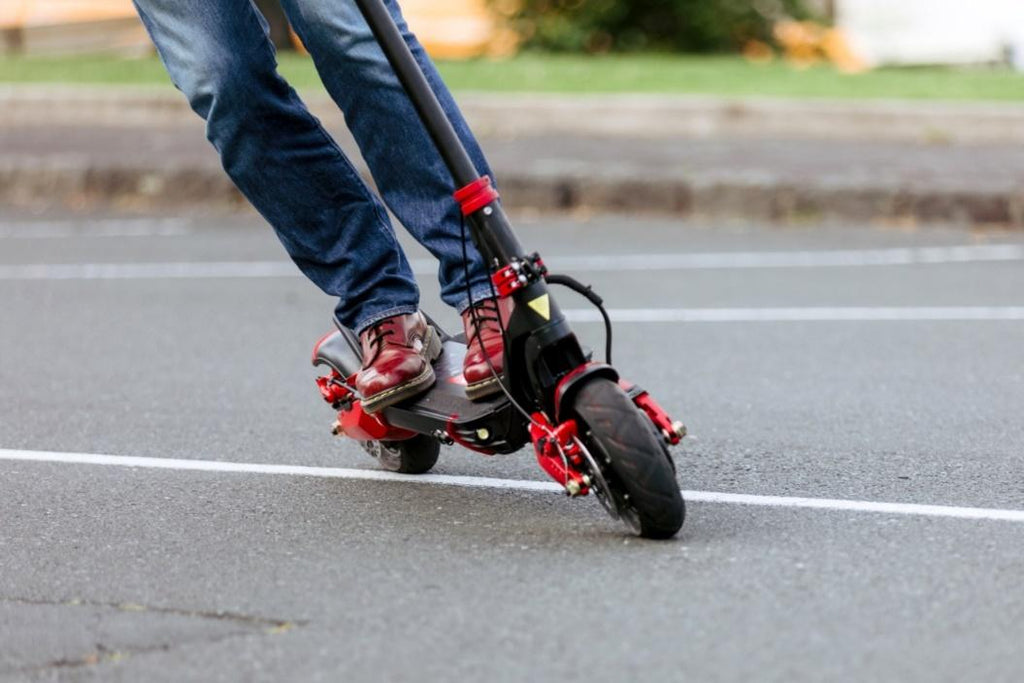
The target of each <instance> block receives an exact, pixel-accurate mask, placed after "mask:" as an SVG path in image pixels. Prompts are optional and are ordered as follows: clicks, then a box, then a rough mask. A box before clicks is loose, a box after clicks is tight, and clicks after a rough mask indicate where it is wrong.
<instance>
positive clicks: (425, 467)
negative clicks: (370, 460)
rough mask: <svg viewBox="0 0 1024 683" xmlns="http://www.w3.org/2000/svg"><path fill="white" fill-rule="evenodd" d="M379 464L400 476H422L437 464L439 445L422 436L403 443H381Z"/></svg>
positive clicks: (436, 441)
mask: <svg viewBox="0 0 1024 683" xmlns="http://www.w3.org/2000/svg"><path fill="white" fill-rule="evenodd" d="M380 445H381V447H382V449H383V450H384V452H382V453H381V458H380V462H381V464H382V465H384V467H385V469H387V470H390V471H391V472H401V473H402V474H423V473H425V472H429V471H430V468H432V467H433V466H434V465H435V464H436V463H437V458H438V455H440V453H441V444H440V443H439V442H438V440H437V439H434V438H432V437H429V436H425V435H423V434H417V435H416V436H414V437H412V438H411V439H405V440H403V441H381V442H380Z"/></svg>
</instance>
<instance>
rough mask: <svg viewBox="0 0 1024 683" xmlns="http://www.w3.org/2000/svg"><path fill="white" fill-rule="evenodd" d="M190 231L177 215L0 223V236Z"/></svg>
mask: <svg viewBox="0 0 1024 683" xmlns="http://www.w3.org/2000/svg"><path fill="white" fill-rule="evenodd" d="M192 232H193V231H192V230H191V229H190V223H189V222H188V221H185V220H182V219H179V218H164V219H156V220H153V219H148V220H147V219H114V220H111V219H106V220H80V221H28V222H13V223H11V222H8V223H7V224H6V225H4V224H0V239H24V240H38V239H64V238H68V237H84V238H95V237H180V236H182V235H190V234H192Z"/></svg>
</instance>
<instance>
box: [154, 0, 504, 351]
mask: <svg viewBox="0 0 1024 683" xmlns="http://www.w3.org/2000/svg"><path fill="white" fill-rule="evenodd" d="M282 4H283V6H284V8H285V11H286V13H287V14H288V17H289V19H290V20H291V22H292V25H293V26H294V27H295V30H296V32H297V33H298V34H299V35H300V36H301V38H302V41H303V43H304V44H305V45H306V47H307V48H308V49H309V51H310V53H311V54H312V56H313V61H314V63H315V65H316V68H317V71H318V73H319V74H320V77H321V79H322V80H323V82H324V85H325V86H326V88H327V91H328V92H329V93H330V95H331V97H332V98H333V99H334V101H335V102H336V103H337V104H338V106H339V107H340V108H341V110H342V111H343V112H344V114H345V121H346V123H347V124H348V126H349V128H350V130H351V131H352V134H353V137H354V138H355V140H356V142H357V143H358V145H359V149H360V151H361V152H362V154H363V157H364V159H365V160H366V163H367V165H368V166H369V167H370V172H371V173H372V175H373V178H374V181H375V182H376V184H377V187H378V188H379V190H380V194H381V197H382V198H383V203H382V201H381V198H378V197H377V196H376V195H375V194H374V193H373V192H372V191H371V190H370V188H369V187H367V185H366V184H365V183H364V182H363V180H362V179H361V178H360V177H359V174H358V173H357V172H356V170H355V169H354V168H353V166H352V164H351V162H350V161H349V160H348V159H347V158H346V157H345V155H344V153H343V152H342V151H341V149H340V148H339V147H338V145H337V143H336V142H335V141H334V140H333V139H332V138H331V137H330V135H329V134H328V133H327V132H326V131H325V130H324V129H323V127H322V126H321V125H320V122H319V121H318V120H317V119H316V117H314V116H313V115H312V114H310V113H309V111H308V110H307V109H306V107H305V105H304V104H303V103H302V101H301V100H300V99H299V97H298V95H297V94H296V93H295V91H294V90H293V89H292V88H291V87H290V86H289V85H288V84H287V83H286V82H285V81H284V79H282V78H281V77H280V76H279V75H278V73H277V70H276V67H277V61H276V58H275V53H274V48H273V45H272V43H271V42H270V40H269V37H268V32H267V24H266V21H265V20H264V19H263V16H262V15H261V14H260V13H259V11H258V10H256V8H255V7H254V6H253V4H252V2H251V0H135V6H136V9H137V10H138V12H139V15H140V16H141V17H142V21H143V23H144V24H145V26H146V28H147V30H148V31H149V34H150V36H151V37H152V38H153V42H154V43H155V44H156V47H157V52H158V53H159V54H160V58H161V59H162V60H163V62H164V65H165V66H166V67H167V70H168V72H169V73H170V75H171V80H172V81H173V82H174V84H175V86H176V87H177V88H178V89H179V90H181V91H182V92H183V93H184V94H185V96H186V97H187V98H188V100H189V103H190V104H191V106H192V108H193V109H194V110H195V111H196V113H198V114H199V115H200V116H201V117H203V118H204V119H205V120H206V133H207V137H208V138H209V140H210V142H212V143H213V145H214V147H216V149H217V151H218V152H219V153H220V158H221V163H222V164H223V166H224V169H225V170H226V171H227V173H228V175H229V176H230V177H231V179H232V180H233V181H234V183H235V184H236V185H237V186H238V188H239V189H240V190H241V192H242V193H243V194H244V195H245V196H246V198H247V199H248V200H249V201H250V202H252V204H253V205H254V206H255V207H256V209H257V210H258V211H259V212H260V213H261V214H262V215H263V216H264V217H265V218H266V219H267V221H268V222H269V223H270V224H271V225H272V226H273V228H274V230H275V231H276V233H277V236H278V237H279V238H280V240H281V242H282V243H283V244H284V247H285V249H286V250H287V251H288V254H289V255H290V256H291V258H292V259H293V260H294V261H295V263H296V265H298V267H299V268H300V269H301V270H302V272H303V273H305V275H306V276H307V277H309V279H310V280H312V281H313V282H314V283H316V285H317V286H319V287H320V288H321V289H322V290H323V291H325V292H327V293H328V294H331V295H334V296H337V297H338V298H339V301H338V305H337V309H336V313H337V316H338V319H339V320H340V321H341V322H342V323H343V324H345V325H347V326H348V327H350V328H352V329H355V330H357V331H358V330H362V329H364V328H366V327H367V326H369V325H370V324H372V323H374V322H376V321H377V320H380V319H382V318H386V317H388V316H390V315H395V314H398V313H409V312H412V311H415V310H416V309H417V308H418V306H419V290H418V289H417V287H416V282H415V280H414V278H413V275H412V271H411V269H410V267H409V262H408V260H407V259H406V256H405V254H404V253H403V252H402V249H401V247H400V246H399V244H398V242H397V241H396V239H395V233H394V230H393V228H392V226H391V223H390V220H389V218H388V214H387V211H386V210H385V208H384V203H386V204H387V207H388V208H389V209H390V210H391V211H392V213H393V214H394V215H395V216H396V217H397V218H398V220H399V221H400V222H401V223H402V225H403V226H405V228H406V229H407V230H408V231H409V232H410V233H411V234H412V235H413V236H414V237H415V238H416V240H417V241H419V242H420V243H421V244H422V245H424V246H425V247H426V248H427V249H428V250H429V251H430V252H431V253H432V254H433V255H434V256H435V257H436V258H437V259H438V261H439V264H440V267H439V270H438V277H439V280H440V282H441V298H442V299H443V300H444V301H445V302H446V303H448V304H449V305H451V306H454V307H455V308H457V309H458V310H459V311H460V312H462V311H463V310H464V309H465V308H466V307H467V305H468V301H467V296H466V279H465V271H464V267H463V260H462V242H461V234H460V227H461V226H460V217H459V215H460V214H459V209H458V206H457V205H456V203H455V201H454V200H453V199H452V196H451V195H452V192H453V191H454V190H455V189H456V188H455V187H454V182H453V180H452V178H451V175H450V174H449V173H448V170H447V168H445V166H444V163H443V161H442V159H441V157H440V155H439V154H438V152H437V150H436V149H435V147H434V145H433V143H432V141H431V140H430V137H429V135H428V134H427V132H426V130H425V129H424V128H423V125H422V124H421V123H420V120H419V118H418V117H417V115H416V111H415V109H414V108H413V105H412V102H411V101H410V100H409V98H408V96H407V95H406V94H405V91H404V90H403V89H402V87H401V85H400V83H399V81H398V79H397V77H396V76H395V74H394V72H393V71H392V69H391V67H390V65H389V64H388V62H387V60H386V59H385V57H384V54H383V52H382V51H381V49H380V46H379V45H377V43H376V41H375V40H374V38H373V34H372V33H371V32H370V28H369V26H367V24H366V22H365V20H364V19H363V17H362V15H361V14H360V12H359V9H358V7H356V5H355V3H354V2H353V0H283V2H282ZM386 4H387V6H388V9H389V10H390V11H391V14H392V16H393V17H394V19H395V21H396V22H397V23H398V26H399V28H400V29H401V31H402V35H403V36H404V37H405V40H406V42H407V44H408V45H409V47H410V49H411V50H412V52H413V54H414V55H415V57H416V59H417V61H418V62H419V64H420V66H421V67H422V68H423V70H424V72H425V73H426V75H427V79H428V81H429V82H430V84H431V85H432V86H433V89H434V91H435V93H436V94H437V96H438V99H439V100H440V102H441V105H442V106H443V107H444V109H445V111H446V112H447V113H448V116H449V118H450V119H451V120H452V123H453V125H454V126H455V129H456V131H457V133H458V134H459V137H460V138H461V139H462V142H463V144H464V145H465V146H466V149H467V150H468V151H469V154H470V157H471V158H472V159H473V162H474V164H475V165H476V167H477V170H478V171H479V172H480V173H482V174H487V175H490V174H491V171H490V168H489V167H488V165H487V162H486V160H485V159H484V156H483V153H482V152H481V150H480V147H479V145H478V144H477V142H476V140H475V139H474V138H473V135H472V133H471V132H470V131H469V128H468V126H467V125H466V122H465V120H464V119H463V118H462V115H461V113H460V112H459V110H458V107H457V106H456V104H455V101H454V100H453V99H452V96H451V93H449V92H448V89H447V88H446V87H445V86H444V84H443V83H442V81H441V78H440V76H439V75H438V73H437V70H436V69H435V68H434V65H433V64H432V63H431V61H430V59H429V58H428V57H427V55H426V53H425V52H424V50H423V48H422V46H421V45H420V44H419V42H418V41H417V40H416V37H415V36H414V35H413V34H412V33H410V31H409V29H408V27H407V25H406V23H405V20H404V19H403V18H402V16H401V12H400V10H399V7H398V5H397V3H396V2H394V0H386ZM467 230H468V227H467ZM467 250H468V254H469V272H470V281H471V283H472V286H471V290H472V292H471V294H472V298H473V299H474V300H477V299H482V298H485V297H486V296H488V295H489V292H490V288H489V286H488V274H487V268H486V267H485V265H484V263H483V261H482V259H481V257H480V255H479V253H478V252H477V250H476V248H475V247H474V246H473V244H472V243H471V242H470V244H468V246H467Z"/></svg>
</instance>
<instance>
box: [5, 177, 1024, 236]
mask: <svg viewBox="0 0 1024 683" xmlns="http://www.w3.org/2000/svg"><path fill="white" fill-rule="evenodd" d="M496 173H497V174H498V177H500V178H502V196H503V197H504V199H505V201H506V203H507V204H508V205H509V206H510V207H514V208H515V209H517V210H524V209H526V210H537V211H559V212H565V211H578V210H584V211H594V212H621V213H658V214H667V215H673V216H678V217H680V218H698V217H699V218H720V219H721V218H724V219H743V220H752V221H768V222H776V223H811V222H830V221H833V222H834V221H847V222H854V223H875V224H877V223H883V224H896V225H900V226H906V225H913V224H933V223H943V224H952V225H959V226H963V227H979V226H991V227H1001V228H1013V229H1024V191H1012V190H1004V191H983V190H952V191H947V190H938V189H934V188H927V187H913V186H905V187H864V186H855V187H854V186H851V187H844V186H836V185H827V184H819V185H807V184H804V185H799V186H797V185H794V184H792V183H787V182H784V181H782V182H751V181H744V180H742V179H737V180H714V181H711V180H707V179H701V178H686V177H675V178H653V179H650V178H648V179H642V180H641V179H632V180H631V179H626V178H605V179H601V178H595V177H592V176H583V175H572V174H536V173H532V174H531V173H522V172H516V170H515V169H511V168H510V169H500V168H499V169H496ZM0 203H3V204H5V205H7V206H11V207H26V208H31V207H33V206H53V205H55V204H59V205H62V206H65V207H68V208H72V209H87V208H91V209H94V208H101V207H106V208H117V209H132V210H152V209H180V208H181V207H183V206H188V207H191V208H196V207H210V208H241V207H244V206H246V203H245V201H244V199H243V198H242V196H241V195H240V194H239V192H238V190H237V189H236V188H235V187H234V185H233V184H232V183H231V181H230V180H229V179H228V178H227V176H226V175H225V174H224V172H223V171H222V170H220V169H219V168H214V167H209V166H199V167H187V166H183V167H177V168H131V167H96V166H82V165H74V164H26V163H21V162H19V163H12V164H6V165H2V163H0Z"/></svg>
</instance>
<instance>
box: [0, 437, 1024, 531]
mask: <svg viewBox="0 0 1024 683" xmlns="http://www.w3.org/2000/svg"><path fill="white" fill-rule="evenodd" d="M0 460H8V461H27V462H47V463H65V464H75V465H104V466H113V467H137V468H146V469H162V470H184V471H199V472H229V473H244V474H277V475H289V476H300V477H319V478H324V479H359V480H370V481H390V482H402V483H406V484H437V485H443V486H462V487H469V488H492V489H512V490H516V491H544V492H550V493H560V492H561V491H562V488H561V487H560V486H558V485H557V484H555V483H554V482H545V481H527V480H521V479H494V478H489V477H463V476H453V475H447V474H421V475H406V474H394V473H392V472H381V471H378V470H355V469H344V468H340V467H304V466H301V465H264V464H259V463H241V462H223V461H217V460H185V459H175V458H140V457H134V456H124V455H97V454H93V453H59V452H50V451H24V450H6V449H0ZM683 496H684V497H685V498H686V499H687V500H689V501H693V502H701V503H717V504H725V505H753V506H759V507H778V508H805V509H812V510H837V511H843V512H867V513H876V514H886V515H911V516H919V517H949V518H955V519H976V520H986V521H1002V522H1024V510H1001V509H998V508H975V507H955V506H948V505H918V504H915V503H884V502H873V501H865V500H842V499H834V498H798V497H792V496H758V495H748V494H742V493H718V492H714V491H683Z"/></svg>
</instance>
